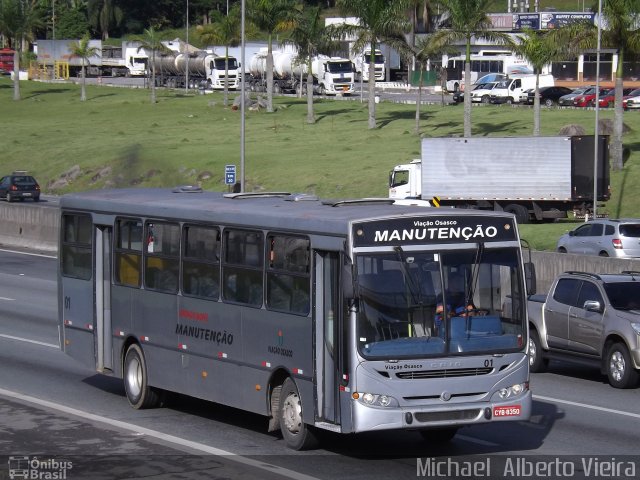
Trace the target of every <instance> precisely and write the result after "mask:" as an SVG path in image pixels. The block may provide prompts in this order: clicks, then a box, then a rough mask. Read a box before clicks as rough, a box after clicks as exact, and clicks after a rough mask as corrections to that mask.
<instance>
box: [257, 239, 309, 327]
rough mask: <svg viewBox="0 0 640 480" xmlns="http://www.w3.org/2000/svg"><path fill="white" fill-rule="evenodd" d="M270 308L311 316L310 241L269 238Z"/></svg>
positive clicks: (268, 281)
mask: <svg viewBox="0 0 640 480" xmlns="http://www.w3.org/2000/svg"><path fill="white" fill-rule="evenodd" d="M268 245H269V264H268V266H267V302H266V303H267V308H268V309H270V310H278V311H283V312H290V313H296V314H299V315H305V316H306V315H309V312H310V309H311V306H310V298H311V295H310V270H311V268H310V265H311V262H310V258H311V257H310V242H309V239H307V238H301V237H293V236H287V235H269V237H268Z"/></svg>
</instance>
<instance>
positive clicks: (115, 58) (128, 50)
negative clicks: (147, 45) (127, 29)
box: [37, 40, 148, 77]
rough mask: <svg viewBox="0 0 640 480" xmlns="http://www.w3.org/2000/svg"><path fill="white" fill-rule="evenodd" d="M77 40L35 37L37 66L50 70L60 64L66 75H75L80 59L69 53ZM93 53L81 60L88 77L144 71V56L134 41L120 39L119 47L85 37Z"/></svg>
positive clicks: (79, 68)
mask: <svg viewBox="0 0 640 480" xmlns="http://www.w3.org/2000/svg"><path fill="white" fill-rule="evenodd" d="M78 42H79V40H38V41H37V59H38V64H39V65H40V68H41V69H43V70H48V71H51V72H53V70H54V69H55V68H57V67H59V66H60V65H66V66H68V72H69V75H70V76H79V75H80V70H81V69H82V65H83V59H82V58H80V57H77V56H74V55H73V54H72V51H71V50H72V47H73V45H74V44H77V43H78ZM89 48H95V49H96V54H95V55H92V56H91V57H89V59H88V63H87V60H84V67H85V73H86V75H87V76H90V77H103V76H106V77H139V76H144V75H146V74H147V63H148V55H147V53H146V52H145V51H144V50H143V49H141V48H140V44H139V43H138V42H127V41H123V42H122V44H121V45H120V46H112V45H106V44H104V43H103V42H102V40H89Z"/></svg>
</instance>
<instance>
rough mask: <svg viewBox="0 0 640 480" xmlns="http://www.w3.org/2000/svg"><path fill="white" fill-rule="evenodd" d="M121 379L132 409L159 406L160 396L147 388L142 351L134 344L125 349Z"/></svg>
mask: <svg viewBox="0 0 640 480" xmlns="http://www.w3.org/2000/svg"><path fill="white" fill-rule="evenodd" d="M123 378H124V390H125V392H126V394H127V400H129V403H130V404H131V406H132V407H133V408H135V409H143V408H155V407H158V406H159V405H160V394H159V392H158V390H156V389H155V388H152V387H150V386H149V377H148V375H147V363H146V361H145V359H144V354H143V353H142V349H141V348H140V346H139V345H138V344H136V343H134V344H133V345H131V346H130V347H129V348H128V349H127V353H126V354H125V356H124V375H123Z"/></svg>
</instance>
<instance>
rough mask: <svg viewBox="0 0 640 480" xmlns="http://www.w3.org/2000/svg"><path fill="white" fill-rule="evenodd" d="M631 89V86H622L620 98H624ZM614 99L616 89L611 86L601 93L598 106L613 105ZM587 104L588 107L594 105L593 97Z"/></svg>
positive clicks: (607, 106)
mask: <svg viewBox="0 0 640 480" xmlns="http://www.w3.org/2000/svg"><path fill="white" fill-rule="evenodd" d="M632 91H633V88H623V89H622V98H624V97H625V96H626V95H629V94H630V93H631V92H632ZM615 101H616V89H615V88H612V89H611V90H609V91H608V92H607V93H606V94H605V95H602V96H601V97H600V99H599V101H598V103H599V105H600V108H609V107H613V105H614V104H615ZM589 106H590V107H595V106H596V99H595V98H594V99H593V100H592V101H591V104H590V105H589Z"/></svg>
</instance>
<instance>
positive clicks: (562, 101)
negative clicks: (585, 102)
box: [558, 86, 593, 107]
mask: <svg viewBox="0 0 640 480" xmlns="http://www.w3.org/2000/svg"><path fill="white" fill-rule="evenodd" d="M590 88H593V87H591V86H589V87H578V88H575V89H573V91H572V92H571V93H569V94H567V95H563V96H562V97H560V98H559V99H558V105H559V106H561V107H573V99H574V98H576V97H577V96H578V95H582V94H583V93H585V92H586V91H587V90H589V89H590Z"/></svg>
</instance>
